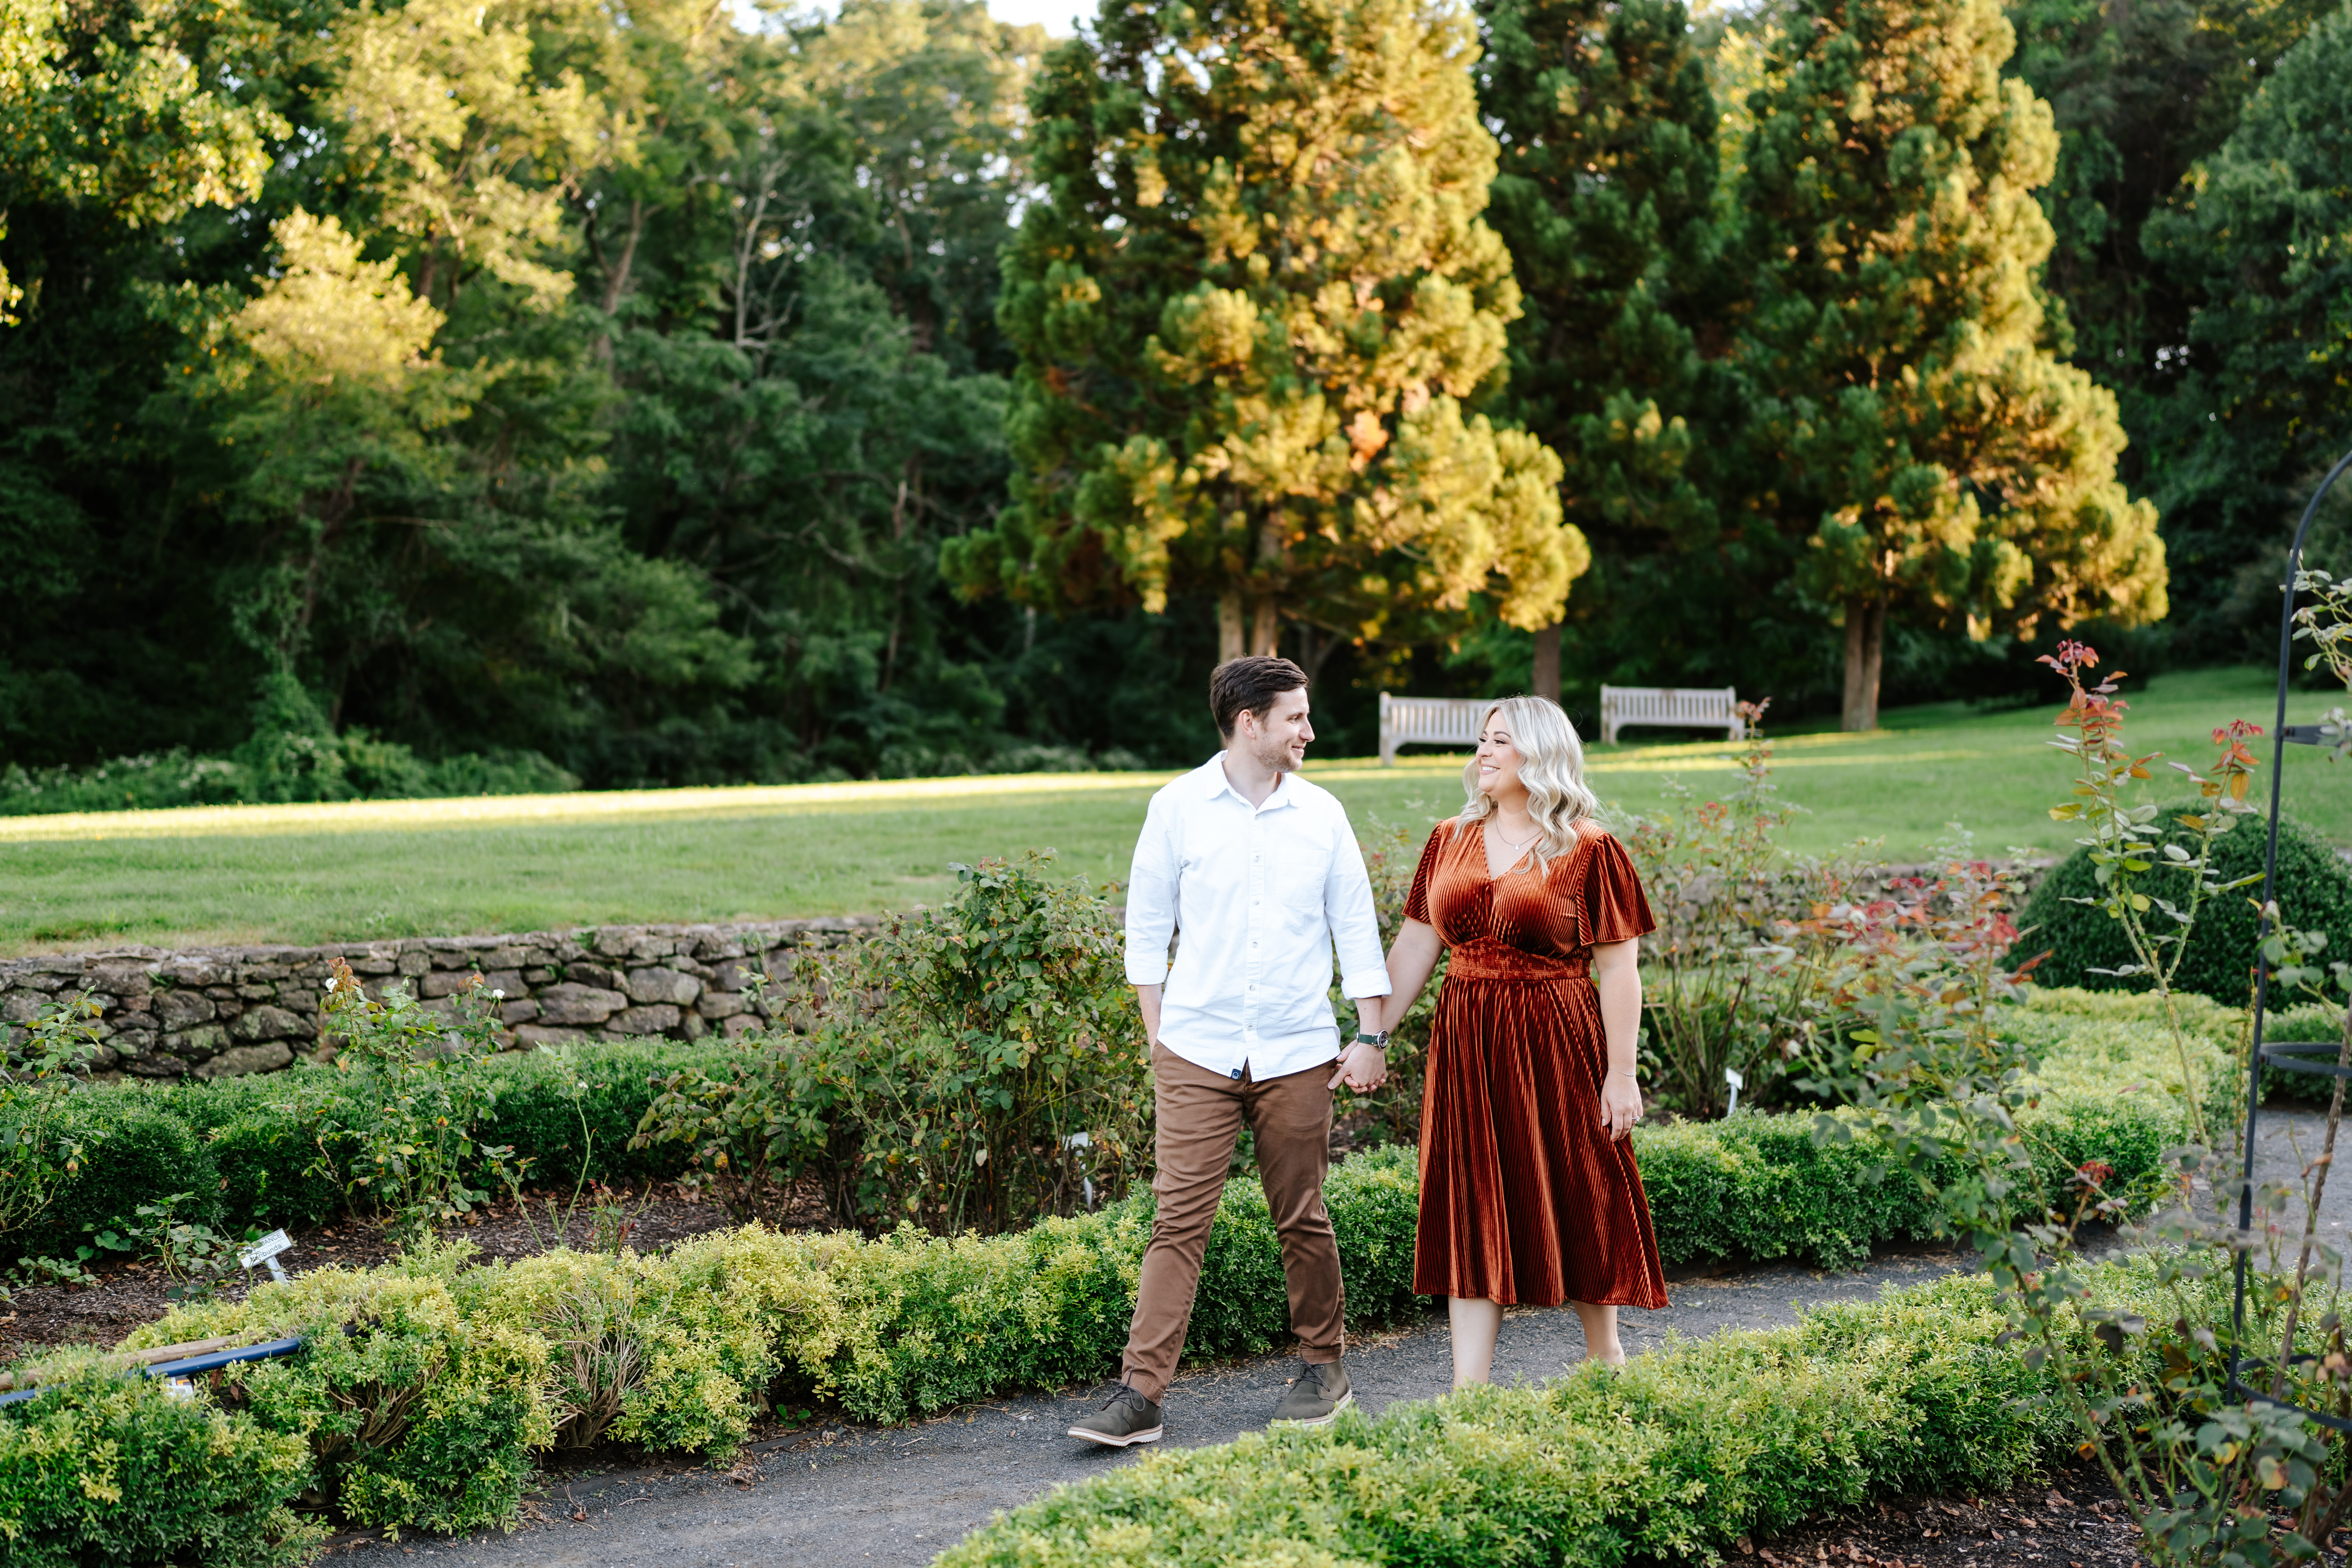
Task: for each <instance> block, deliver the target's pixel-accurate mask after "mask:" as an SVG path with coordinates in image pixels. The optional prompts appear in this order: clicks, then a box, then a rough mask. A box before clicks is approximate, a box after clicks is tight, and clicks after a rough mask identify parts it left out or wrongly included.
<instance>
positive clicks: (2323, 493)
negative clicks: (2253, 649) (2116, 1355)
mask: <svg viewBox="0 0 2352 1568" xmlns="http://www.w3.org/2000/svg"><path fill="white" fill-rule="evenodd" d="M2347 468H2352V452H2347V453H2346V454H2345V455H2344V456H2343V457H2342V458H2338V459H2337V460H2336V466H2335V467H2334V468H2330V469H2328V470H2327V477H2326V479H2322V480H2320V481H2319V488H2318V489H2315V490H2314V491H2313V492H2312V493H2311V503H2310V504H2309V505H2308V506H2306V507H2305V508H2304V509H2303V521H2301V522H2299V523H2297V524H2296V525H2295V530H2294V543H2293V544H2292V545H2290V546H2288V547H2287V552H2286V583H2285V585H2284V588H2283V589H2282V591H2281V594H2280V604H2279V668H2278V710H2277V713H2276V716H2275V722H2274V724H2273V727H2272V733H2273V734H2274V735H2276V736H2277V737H2278V742H2279V743H2278V746H2277V747H2275V748H2273V752H2274V754H2273V759H2272V763H2271V818H2270V841H2269V843H2268V844H2267V845H2266V846H2264V847H2263V899H2262V911H2263V912H2262V914H2261V916H2260V918H2259V919H2258V921H2257V922H2256V924H2255V927H2254V941H2255V942H2256V943H2257V944H2259V943H2260V942H2262V940H2263V938H2264V937H2266V936H2268V935H2269V934H2270V909H2271V903H2272V901H2273V900H2275V899H2276V898H2277V897H2278V840H2279V792H2280V789H2281V786H2282V785H2283V784H2284V780H2285V778H2286V752H2285V750H2284V748H2285V747H2286V746H2287V745H2289V744H2291V743H2292V744H2297V745H2317V744H2319V743H2320V742H2321V741H2322V740H2323V739H2324V738H2325V737H2324V736H2323V735H2322V733H2321V726H2319V725H2316V724H2305V725H2299V726H2296V727H2294V728H2293V729H2290V728H2289V727H2288V726H2287V721H2286V688H2287V681H2288V679H2289V677H2291V676H2292V675H2293V674H2294V589H2295V581H2296V579H2297V578H2299V577H2301V576H2302V575H2303V542H2304V539H2305V536H2307V535H2308V534H2309V533H2310V532H2311V520H2312V519H2313V518H2315V517H2316V516H2318V515H2319V503H2320V502H2321V501H2323V500H2326V499H2327V492H2328V491H2329V490H2330V489H2334V488H2335V485H2336V480H2337V479H2341V478H2342V477H2343V475H2344V471H2345V470H2346V469H2347ZM2269 1001H2270V966H2269V965H2267V964H2265V963H2262V962H2260V960H2259V958H2258V959H2257V960H2256V963H2255V964H2254V1026H2253V1037H2252V1043H2251V1045H2250V1046H2249V1047H2248V1049H2247V1052H2246V1132H2245V1158H2244V1162H2243V1166H2242V1169H2241V1171H2240V1172H2239V1176H2240V1179H2241V1185H2240V1187H2239V1191H2238V1234H2239V1235H2240V1237H2244V1238H2248V1239H2249V1240H2250V1239H2251V1233H2252V1229H2253V1225H2254V1132H2255V1129H2256V1125H2257V1123H2258V1122H2259V1121H2260V1119H2261V1116H2262V1108H2263V1068H2265V1067H2274V1068H2282V1069H2283V1070H2284V1071H2287V1072H2307V1073H2319V1074H2322V1075H2325V1076H2326V1077H2329V1078H2346V1077H2352V1069H2347V1068H2339V1067H2337V1066H2336V1064H2335V1063H2334V1062H2332V1061H2330V1062H2315V1061H2305V1060H2304V1059H2302V1058H2304V1057H2305V1056H2307V1055H2310V1054H2313V1053H2315V1052H2323V1051H2324V1052H2326V1053H2327V1054H2329V1055H2331V1056H2332V1055H2334V1054H2335V1053H2336V1050H2337V1047H2336V1046H2333V1045H2309V1046H2305V1045H2288V1046H2269V1047H2265V1046H2264V1045H2263V1009H2264V1008H2265V1006H2266V1005H2268V1003H2269ZM2247 1256H2248V1251H2247V1248H2245V1247H2241V1248H2240V1249H2239V1252H2238V1257H2237V1262H2236V1265H2235V1274H2236V1280H2235V1283H2236V1287H2237V1290H2236V1298H2235V1300H2233V1301H2232V1302H2231V1308H2230V1329H2231V1333H2230V1392H2231V1394H2235V1395H2237V1396H2239V1397H2241V1398H2247V1399H2255V1400H2259V1401H2261V1402H2262V1403H2263V1404H2265V1405H2286V1406H2287V1407H2288V1408H2290V1409H2294V1410H2300V1411H2302V1412H2303V1414H2304V1415H2307V1416H2309V1417H2310V1418H2311V1419H2313V1420H2315V1421H2317V1422H2319V1423H2321V1424H2322V1425H2324V1426H2332V1427H2334V1428H2336V1430H2337V1431H2339V1432H2352V1421H2346V1420H2343V1419H2342V1418H2340V1417H2337V1416H2334V1415H2327V1414H2326V1413H2325V1412H2322V1411H2317V1410H2306V1409H2305V1408H2304V1407H2303V1406H2302V1405H2291V1404H2289V1403H2288V1402H2287V1401H2284V1400H2280V1399H2273V1398H2272V1397H2271V1396H2270V1395H2269V1394H2263V1393H2261V1392H2259V1391H2257V1390H2254V1389H2251V1388H2248V1387H2247V1386H2246V1385H2245V1384H2244V1383H2242V1381H2241V1380H2240V1379H2239V1376H2238V1368H2239V1365H2240V1361H2241V1357H2240V1355H2239V1346H2240V1344H2241V1343H2242V1341H2243V1340H2244V1338H2245V1332H2246V1258H2247ZM2287 1348H2288V1352H2289V1353H2292V1350H2293V1347H2291V1346H2290V1347H2287Z"/></svg>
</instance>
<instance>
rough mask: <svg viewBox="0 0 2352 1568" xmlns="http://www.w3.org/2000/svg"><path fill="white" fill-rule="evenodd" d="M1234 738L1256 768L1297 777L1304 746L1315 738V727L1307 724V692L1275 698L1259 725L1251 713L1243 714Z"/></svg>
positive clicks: (1286, 693) (1292, 693)
mask: <svg viewBox="0 0 2352 1568" xmlns="http://www.w3.org/2000/svg"><path fill="white" fill-rule="evenodd" d="M1314 738H1315V726H1314V725H1312V724H1310V723H1308V722H1307V688H1305V687H1303V686H1302V687H1300V688H1299V689H1297V690H1296V691H1286V692H1284V693H1283V694H1282V695H1281V696H1279V697H1277V698H1276V699H1275V700H1274V706H1273V707H1272V708H1271V709H1269V710H1266V715H1265V719H1264V721H1260V720H1259V718H1258V716H1257V715H1256V714H1255V713H1244V714H1243V715H1242V716H1241V721H1240V722H1239V723H1238V724H1237V725H1236V726H1235V727H1234V739H1235V740H1236V741H1239V742H1241V744H1242V746H1243V747H1244V749H1245V750H1246V751H1247V752H1249V754H1250V756H1251V757H1252V758H1253V759H1254V760H1255V762H1256V763H1257V764H1258V765H1259V766H1260V767H1263V768H1270V769H1272V770H1273V771H1274V772H1276V773H1297V771H1298V769H1299V765H1300V764H1301V763H1304V762H1306V760H1307V742H1309V741H1311V740H1313V739H1314Z"/></svg>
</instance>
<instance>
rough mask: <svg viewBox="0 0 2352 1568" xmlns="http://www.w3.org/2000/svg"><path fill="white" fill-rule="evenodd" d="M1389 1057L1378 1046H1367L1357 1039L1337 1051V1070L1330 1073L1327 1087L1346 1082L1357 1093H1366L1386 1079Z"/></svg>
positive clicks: (1378, 1086) (1335, 1086) (1335, 1087)
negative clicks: (1340, 1050) (1344, 1048)
mask: <svg viewBox="0 0 2352 1568" xmlns="http://www.w3.org/2000/svg"><path fill="white" fill-rule="evenodd" d="M1388 1076H1389V1059H1388V1058H1387V1057H1386V1056H1385V1055H1384V1054H1382V1052H1381V1048H1380V1047H1378V1046H1368V1045H1366V1044H1365V1043H1364V1042H1363V1041H1361V1040H1358V1041H1357V1042H1356V1043H1355V1044H1354V1045H1351V1046H1349V1047H1348V1048H1347V1049H1346V1050H1344V1051H1342V1052H1340V1053H1339V1071H1338V1072H1336V1073H1333V1074H1332V1075H1331V1082H1330V1083H1329V1085H1328V1087H1329V1088H1332V1089H1337V1088H1339V1086H1340V1085H1341V1084H1343V1083H1344V1084H1346V1085H1347V1086H1348V1087H1349V1089H1354V1090H1355V1091H1356V1092H1357V1093H1358V1094H1366V1093H1369V1092H1370V1091H1371V1090H1373V1089H1378V1088H1380V1087H1381V1084H1383V1083H1385V1082H1387V1081H1388Z"/></svg>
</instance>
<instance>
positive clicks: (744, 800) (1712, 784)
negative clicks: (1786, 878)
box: [0, 670, 2352, 952]
mask: <svg viewBox="0 0 2352 1568" xmlns="http://www.w3.org/2000/svg"><path fill="white" fill-rule="evenodd" d="M2138 689H2139V683H2138V682H2131V683H2128V685H2127V695H2128V694H2129V693H2130V692H2132V691H2137V690H2138ZM2326 706H2327V703H2326V701H2325V700H2323V699H2321V698H2320V697H2318V696H2317V695H2311V696H2301V697H2298V698H2297V699H2296V700H2294V703H2293V704H2292V705H2291V707H2290V710H2289V716H2290V718H2292V719H2294V720H2295V721H2298V722H2302V721H2309V720H2311V719H2312V718H2314V717H2315V715H2316V714H2317V713H2318V712H2319V711H2320V710H2323V709H2324V708H2325V707H2326ZM2270 710H2271V698H2270V694H2269V678H2268V677H2267V676H2265V675H2263V673H2261V672H2259V671H2252V670H2208V671H2195V672H2189V673H2183V674H2179V675H2174V676H2168V677H2164V678H2161V679H2158V680H2156V681H2154V682H2151V683H2149V684H2148V685H2147V689H2146V692H2145V694H2144V696H2141V697H2137V698H2135V699H2134V701H2133V708H2132V718H2133V723H2134V731H2133V739H2134V740H2135V742H2136V749H2139V750H2154V749H2161V750H2163V751H2164V752H2167V753H2168V755H2171V756H2176V757H2179V758H2180V759H2181V760H2183V761H2187V762H2192V763H2198V764H2200V765H2202V764H2203V763H2205V762H2206V761H2207V760H2208V757H2209V754H2210V746H2209V745H2208V743H2207V735H2208V733H2209V731H2211V729H2212V728H2213V727H2214V726H2215V725H2216V724H2219V723H2221V722H2223V721H2227V720H2229V719H2232V718H2250V719H2254V720H2257V721H2261V722H2262V723H2263V725H2264V726H2265V728H2267V727H2268V724H2269V720H2270ZM2053 711H2054V709H2040V710H2015V711H2011V712H2006V713H1996V714H1986V713H1979V712H1973V711H1971V710H1969V709H1968V708H1967V707H1966V706H1965V705H1962V704H1957V703H1953V704H1941V705H1937V706H1933V707H1924V708H1913V709H1905V710H1890V711H1888V712H1887V713H1886V714H1885V729H1883V730H1881V731H1876V732H1874V733H1872V734H1868V735H1841V734H1835V733H1803V734H1792V735H1790V736H1787V737H1785V738H1784V739H1783V740H1782V741H1781V742H1780V745H1779V756H1778V761H1779V764H1780V765H1779V773H1778V777H1779V779H1780V784H1781V786H1782V791H1783V793H1784V795H1786V797H1787V798H1788V799H1790V801H1792V802H1795V803H1797V804H1799V805H1803V806H1806V807H1807V808H1809V815H1808V816H1805V817H1804V818H1803V819H1802V820H1801V823H1800V824H1799V825H1798V826H1797V827H1796V829H1795V830H1794V831H1793V832H1792V834H1791V835H1790V843H1791V846H1792V847H1795V848H1797V849H1801V850H1821V849H1828V848H1831V847H1834V846H1837V845H1841V844H1843V843H1847V842H1850V841H1852V840H1853V839H1855V838H1858V837H1873V838H1881V839H1884V840H1885V852H1886V854H1887V855H1889V856H1890V857H1892V858H1897V859H1900V858H1907V857H1910V856H1914V855H1916V853H1917V852H1918V851H1919V850H1920V849H1922V848H1923V847H1926V846H1927V844H1928V843H1930V842H1932V841H1933V840H1934V839H1935V838H1936V837H1937V836H1938V835H1939V834H1940V832H1941V830H1942V827H1943V825H1944V824H1945V823H1947V822H1949V821H1952V820H1954V819H1958V820H1959V821H1960V822H1962V823H1964V824H1966V825H1967V826H1969V827H1970V828H1972V829H1974V830H1975V832H1976V834H1977V839H1978V842H1979V845H1982V846H1984V847H1989V848H1994V849H2000V848H2005V847H2009V846H2011V845H2018V846H2024V847H2033V848H2038V849H2042V850H2045V851H2049V850H2059V849H2063V848H2066V847H2069V845H2070V836H2069V835H2067V834H2066V833H2064V832H2063V831H2062V830H2060V829H2059V828H2058V826H2056V825H2054V824H2053V823H2052V822H2051V821H2050V820H2049V818H2048V816H2046V814H2045V813H2046V808H2047V807H2048V806H2049V805H2051V804H2052V803H2053V802H2054V801H2058V800H2062V799H2063V798H2065V789H2066V786H2065V781H2064V774H2065V759H2064V758H2063V756H2061V755H2060V754H2059V753H2057V752H2054V751H2052V750H2051V749H2050V748H2049V747H2048V746H2047V744H2046V743H2045V742H2046V741H2047V739H2048V737H2049V735H2050V734H2051V733H2052V731H2051V729H2050V717H2051V714H2052V713H2053ZM1656 733H1658V732H1657V731H1635V734H1636V735H1643V736H1646V735H1654V734H1656ZM2257 749H2258V751H2259V752H2261V754H2262V755H2263V756H2264V757H2265V758H2267V757H2268V756H2269V755H2270V747H2269V746H2268V744H2267V742H2265V743H2263V744H2262V745H2261V746H2259V747H2258V748H2257ZM2293 751H2294V755H2293V756H2291V757H2290V758H2289V760H2288V762H2289V775H2290V776H2289V778H2288V780H2287V786H2286V789H2287V796H2286V798H2287V808H2288V810H2289V811H2290V812H2291V813H2294V815H2297V816H2302V817H2304V818H2305V820H2306V821H2309V822H2311V823H2313V824H2314V825H2315V826H2318V827H2319V828H2321V829H2322V830H2323V831H2324V832H2326V833H2327V834H2328V835H2329V836H2330V837H2333V838H2335V839H2336V840H2337V841H2338V842H2352V773H2341V772H2331V771H2330V770H2329V769H2328V766H2327V764H2326V763H2325V762H2324V761H2323V759H2322V758H2321V757H2320V756H2319V755H2318V754H2317V753H2316V752H2315V750H2313V749H2310V748H2304V747H2296V748H2293ZM1729 755H1730V753H1729V748H1727V747H1726V746H1725V745H1724V744H1723V743H1722V742H1711V743H1707V742H1702V743H1689V742H1672V741H1669V742H1665V743H1659V744H1629V745H1624V746H1618V747H1598V746H1596V747H1595V748H1593V752H1592V757H1591V763H1592V774H1593V782H1594V784H1595V785H1596V787H1598V788H1599V789H1600V791H1601V795H1603V797H1604V798H1606V799H1607V800H1609V801H1610V802H1612V804H1614V805H1619V806H1622V807H1624V808H1627V809H1630V810H1634V811H1642V810H1648V809H1654V807H1656V806H1657V805H1660V804H1661V803H1662V802H1663V800H1664V798H1665V796H1666V795H1667V793H1668V790H1669V788H1670V784H1680V785H1682V786H1683V787H1685V788H1687V789H1689V790H1691V791H1693V792H1695V793H1696V794H1698V795H1701V796H1704V795H1706V794H1708V793H1709V792H1711V791H1715V790H1718V789H1721V788H1723V787H1725V786H1727V784H1730V783H1731V782H1732V779H1733V777H1734V775H1733V773H1732V772H1731V763H1730V761H1729ZM1459 765H1460V763H1459V759H1446V758H1443V757H1438V756H1415V755H1412V754H1408V755H1407V757H1406V758H1405V759H1404V760H1403V761H1402V762H1401V763H1400V764H1399V765H1398V766H1397V767H1396V768H1394V769H1391V770H1383V769H1381V768H1380V767H1379V766H1378V765H1377V764H1374V763H1365V762H1349V761H1339V762H1326V763H1315V762H1312V761H1310V763H1309V765H1308V774H1309V776H1310V777H1313V778H1316V779H1318V781H1319V782H1321V783H1323V784H1326V785H1328V787H1329V788H1330V789H1331V790H1333V791H1334V792H1335V793H1336V794H1338V795H1339V796H1340V798H1341V799H1343V800H1345V801H1346V802H1347V804H1348V806H1349V810H1350V811H1351V812H1352V813H1353V814H1354V815H1355V816H1356V818H1357V821H1358V823H1359V824H1360V825H1362V824H1365V823H1367V822H1368V821H1370V820H1381V821H1386V822H1396V823H1405V824H1410V825H1416V826H1417V825H1420V824H1423V823H1425V822H1427V821H1428V820H1429V819H1431V818H1433V817H1434V816H1441V815H1444V814H1446V813H1450V812H1451V811H1453V810H1454V808H1455V807H1456V806H1458V805H1459V804H1460V802H1461V786H1460V783H1459V773H1458V770H1459ZM1168 776H1169V775H1167V774H1147V773H1134V774H1078V775H1061V776H1038V777H1031V778H1025V779H1004V778H986V779H970V780H958V779H927V780H907V781H897V782H890V783H881V784H819V785H802V786H793V787H785V788H746V789H737V790H669V791H646V792H638V793H634V794H616V795H537V796H516V797H504V798H489V799H476V800H467V801H451V802H419V801H384V802H373V803H362V804H353V805H328V806H232V807H206V808H198V809H194V810H188V811H177V812H142V813H120V814H109V815H98V816H76V817H59V816H51V817H9V818H0V952H43V951H54V950H58V949H61V948H89V947H96V946H108V945H115V944H120V943H126V942H143V943H149V944H152V945H159V946H161V945H171V944H175V943H193V942H319V941H324V940H328V939H330V938H343V937H364V936H376V935H382V936H407V935H416V934H436V935H438V934H449V933H457V932H468V931H519V930H530V929H533V928H539V927H545V926H552V925H593V924H598V923H612V922H619V921H709V920H729V919H736V918H756V917H772V916H786V915H804V914H830V913H840V912H845V911H853V910H881V909H890V908H903V907H905V906H906V905H908V904H911V903H916V902H919V901H924V900H935V899H937V898H938V897H940V895H941V894H942V893H943V892H944V891H945V890H946V889H948V888H949V887H950V886H951V878H950V874H949V873H948V872H947V871H946V867H947V865H948V863H949V862H950V861H953V860H971V859H975V858H979V857H981V856H983V855H1004V854H1010V853H1013V852H1014V851H1017V850H1019V849H1022V848H1024V847H1033V846H1034V847H1043V846H1052V847H1055V848H1056V849H1058V850H1059V851H1061V855H1062V864H1063V865H1065V866H1066V867H1067V868H1070V869H1072V870H1073V871H1083V872H1085V873H1087V874H1088V875H1090V876H1095V877H1099V878H1102V879H1111V878H1116V877H1121V876H1124V875H1125V873H1126V869H1127V859H1128V855H1129V850H1130V848H1131V847H1132V846H1133V843H1134V835H1135V830H1136V827H1137V826H1138V825H1139V823H1140V821H1141V819H1142V815H1143V805H1144V802H1145V801H1146V799H1147V798H1148V797H1149V796H1150V793H1151V791H1152V790H1153V789H1155V788H1157V787H1158V786H1159V784H1160V783H1162V782H1164V780H1165V779H1166V778H1167V777H1168Z"/></svg>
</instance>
